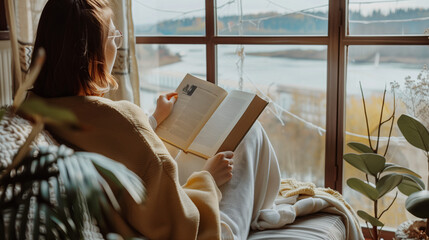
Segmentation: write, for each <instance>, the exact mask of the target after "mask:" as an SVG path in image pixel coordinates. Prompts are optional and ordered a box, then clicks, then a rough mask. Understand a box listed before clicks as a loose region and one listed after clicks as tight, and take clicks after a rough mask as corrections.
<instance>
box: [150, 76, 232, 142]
mask: <svg viewBox="0 0 429 240" xmlns="http://www.w3.org/2000/svg"><path fill="white" fill-rule="evenodd" d="M176 92H177V93H178V98H177V101H176V103H175V104H174V108H173V111H172V112H171V114H170V116H169V117H168V118H167V119H165V120H164V122H162V123H161V125H160V126H158V128H157V129H156V133H157V134H158V136H159V137H160V138H161V139H163V140H164V141H166V142H169V143H171V144H173V145H175V146H178V147H180V148H181V149H183V150H187V148H188V147H189V145H190V144H191V143H192V140H193V139H194V138H195V136H196V135H197V134H198V132H199V131H200V130H201V128H202V127H203V126H204V124H205V123H206V122H207V120H208V119H209V118H210V116H211V115H212V114H213V112H214V111H215V110H216V108H217V107H218V106H219V104H220V103H221V102H222V100H223V99H224V98H225V96H226V95H227V92H226V91H225V90H223V89H222V88H220V87H218V86H216V85H214V84H212V83H210V82H207V81H204V80H201V79H199V78H196V77H194V76H192V75H189V74H188V75H186V76H185V78H184V79H183V81H182V82H181V83H180V85H179V87H178V88H177V90H176Z"/></svg>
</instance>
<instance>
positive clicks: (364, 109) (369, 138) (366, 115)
mask: <svg viewBox="0 0 429 240" xmlns="http://www.w3.org/2000/svg"><path fill="white" fill-rule="evenodd" d="M359 85H360V93H361V95H362V102H363V112H364V113H365V121H366V131H367V132H368V142H369V147H370V148H371V150H372V151H375V150H374V149H373V148H372V143H371V134H370V132H369V122H368V114H367V113H366V103H365V97H364V95H363V89H362V83H361V82H359Z"/></svg>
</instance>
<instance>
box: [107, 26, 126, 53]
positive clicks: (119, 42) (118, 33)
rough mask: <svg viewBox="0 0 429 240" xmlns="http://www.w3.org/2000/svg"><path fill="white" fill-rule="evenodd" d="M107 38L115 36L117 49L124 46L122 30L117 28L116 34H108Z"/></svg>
mask: <svg viewBox="0 0 429 240" xmlns="http://www.w3.org/2000/svg"><path fill="white" fill-rule="evenodd" d="M107 38H113V41H114V42H115V45H116V48H117V49H118V48H120V47H122V40H123V35H122V33H121V31H119V30H115V34H114V35H112V36H108V37H107Z"/></svg>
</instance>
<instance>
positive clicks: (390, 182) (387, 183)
mask: <svg viewBox="0 0 429 240" xmlns="http://www.w3.org/2000/svg"><path fill="white" fill-rule="evenodd" d="M403 178H404V177H403V176H402V175H400V174H397V173H391V174H387V175H385V176H383V177H382V178H380V180H379V181H378V182H377V187H376V188H377V191H378V198H381V197H383V196H384V195H386V194H387V193H388V192H390V191H392V190H393V189H395V187H397V186H398V185H399V184H400V183H401V182H402V179H403Z"/></svg>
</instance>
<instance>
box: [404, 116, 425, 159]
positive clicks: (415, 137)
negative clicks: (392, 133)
mask: <svg viewBox="0 0 429 240" xmlns="http://www.w3.org/2000/svg"><path fill="white" fill-rule="evenodd" d="M398 127H399V129H400V130H401V133H402V135H404V137H405V139H407V141H408V142H409V143H410V144H411V145H413V146H414V147H416V148H420V149H422V150H423V151H425V152H429V132H428V130H427V129H426V128H425V126H424V125H423V124H421V123H420V121H419V120H418V119H416V118H413V117H411V116H408V115H405V114H402V115H401V116H400V117H399V119H398Z"/></svg>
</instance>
